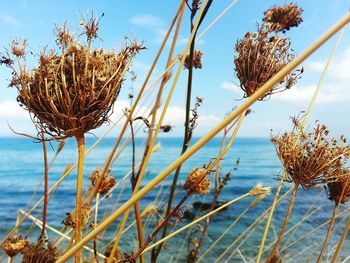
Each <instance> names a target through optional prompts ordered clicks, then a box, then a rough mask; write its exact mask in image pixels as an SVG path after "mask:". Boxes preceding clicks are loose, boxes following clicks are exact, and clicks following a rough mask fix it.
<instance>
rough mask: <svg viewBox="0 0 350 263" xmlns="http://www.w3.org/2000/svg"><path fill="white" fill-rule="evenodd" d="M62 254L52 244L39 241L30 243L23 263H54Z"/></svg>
mask: <svg viewBox="0 0 350 263" xmlns="http://www.w3.org/2000/svg"><path fill="white" fill-rule="evenodd" d="M59 255H60V253H59V252H58V251H57V248H56V247H55V246H54V245H53V244H52V243H51V242H45V241H43V240H39V241H38V242H37V243H30V244H29V245H28V246H27V248H26V249H25V250H24V252H23V260H22V263H38V262H45V263H54V262H56V260H57V259H58V257H59Z"/></svg>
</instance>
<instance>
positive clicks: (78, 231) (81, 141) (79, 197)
mask: <svg viewBox="0 0 350 263" xmlns="http://www.w3.org/2000/svg"><path fill="white" fill-rule="evenodd" d="M75 138H76V140H77V144H78V176H77V189H76V191H77V193H76V220H75V221H76V224H75V243H79V242H80V240H81V238H82V220H81V215H82V203H83V170H84V155H85V138H84V134H81V135H77V136H76V137H75ZM75 261H76V262H77V263H80V261H81V253H80V250H78V251H77V253H76V254H75Z"/></svg>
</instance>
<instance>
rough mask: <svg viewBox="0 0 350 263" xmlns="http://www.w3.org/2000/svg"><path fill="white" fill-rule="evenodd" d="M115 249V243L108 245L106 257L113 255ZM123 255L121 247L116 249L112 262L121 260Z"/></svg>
mask: <svg viewBox="0 0 350 263" xmlns="http://www.w3.org/2000/svg"><path fill="white" fill-rule="evenodd" d="M112 250H113V244H111V245H109V246H107V248H106V251H105V253H104V255H105V257H106V258H107V259H108V258H109V257H110V256H111V253H112ZM122 258H123V257H122V255H121V254H120V252H119V248H117V249H116V251H115V253H114V255H113V258H112V260H113V261H112V262H119V260H122ZM107 259H106V260H105V262H107Z"/></svg>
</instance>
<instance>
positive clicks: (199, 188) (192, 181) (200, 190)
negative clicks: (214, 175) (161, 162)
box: [184, 167, 210, 195]
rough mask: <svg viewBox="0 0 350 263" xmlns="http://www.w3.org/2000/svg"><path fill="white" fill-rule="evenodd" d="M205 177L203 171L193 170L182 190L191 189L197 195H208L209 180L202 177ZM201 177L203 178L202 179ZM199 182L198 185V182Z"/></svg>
mask: <svg viewBox="0 0 350 263" xmlns="http://www.w3.org/2000/svg"><path fill="white" fill-rule="evenodd" d="M204 175H205V169H199V168H197V167H196V168H194V169H193V170H192V171H191V172H190V173H189V175H188V177H187V179H186V182H185V184H184V189H186V190H187V189H192V190H193V191H194V192H195V193H197V194H201V195H204V194H209V187H210V179H209V178H207V177H203V176H204ZM202 177H203V178H202ZM200 178H202V180H201V181H200V183H199V184H197V183H198V180H200Z"/></svg>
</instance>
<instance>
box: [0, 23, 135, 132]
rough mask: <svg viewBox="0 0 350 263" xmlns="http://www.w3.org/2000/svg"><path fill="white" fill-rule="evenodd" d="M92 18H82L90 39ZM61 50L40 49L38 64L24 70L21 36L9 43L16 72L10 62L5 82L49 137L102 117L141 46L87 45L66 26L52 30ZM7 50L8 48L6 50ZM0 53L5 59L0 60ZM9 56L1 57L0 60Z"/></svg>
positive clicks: (94, 125) (85, 126) (81, 129)
mask: <svg viewBox="0 0 350 263" xmlns="http://www.w3.org/2000/svg"><path fill="white" fill-rule="evenodd" d="M97 29H98V23H97V21H96V20H95V19H94V18H92V20H91V21H90V20H89V21H87V24H86V30H91V32H90V31H89V32H87V33H86V34H88V35H89V36H90V37H91V38H95V34H96V31H97ZM56 34H57V36H56V38H57V41H56V42H57V44H58V45H59V48H60V49H61V52H60V53H61V54H58V53H56V52H55V51H54V50H50V51H48V52H46V51H45V50H44V51H43V52H42V53H41V54H40V59H39V65H38V66H37V67H36V68H34V69H27V67H26V65H25V59H26V56H25V51H24V47H25V45H26V42H25V41H16V42H14V43H13V44H12V53H13V55H15V56H17V57H20V58H21V60H20V63H21V68H22V70H20V71H19V72H20V73H18V72H17V70H16V69H15V68H13V67H11V69H12V70H13V72H12V75H13V80H12V81H11V84H10V85H11V86H14V87H16V88H17V90H18V98H17V100H18V102H19V103H20V105H21V106H22V107H24V108H25V109H27V110H28V111H29V112H30V113H31V114H32V115H33V120H34V123H35V124H36V125H37V128H38V130H41V125H43V128H44V131H45V132H46V133H47V134H48V135H50V136H54V137H71V136H77V135H78V136H79V135H81V134H83V133H85V132H87V131H90V130H92V129H95V128H98V127H100V126H101V125H102V124H103V123H105V122H106V121H108V117H109V116H110V114H111V111H112V107H113V103H114V102H115V100H116V99H117V97H118V94H119V91H120V89H121V85H122V82H123V79H124V74H125V73H126V71H127V70H128V66H129V64H130V62H131V60H132V59H133V58H134V56H135V55H136V53H137V52H138V51H139V50H140V49H141V48H142V46H141V45H139V44H137V43H133V42H130V43H129V41H126V44H125V46H124V47H123V48H122V49H121V50H120V51H119V52H118V53H117V52H115V51H105V50H104V49H96V50H94V49H92V48H91V47H90V45H89V44H86V43H85V44H84V43H80V42H79V41H77V40H76V39H75V37H74V36H72V35H71V34H70V33H69V31H68V29H67V27H66V25H64V26H63V27H58V28H57V29H56ZM8 53H9V52H8ZM5 58H6V59H5ZM8 59H10V60H11V58H10V57H7V56H4V59H2V64H5V63H4V62H8V61H9V60H8Z"/></svg>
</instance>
